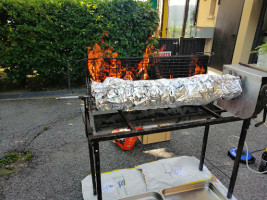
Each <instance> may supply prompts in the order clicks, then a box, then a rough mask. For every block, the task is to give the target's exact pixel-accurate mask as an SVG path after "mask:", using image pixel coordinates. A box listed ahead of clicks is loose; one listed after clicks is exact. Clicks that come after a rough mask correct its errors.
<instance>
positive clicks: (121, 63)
mask: <svg viewBox="0 0 267 200" xmlns="http://www.w3.org/2000/svg"><path fill="white" fill-rule="evenodd" d="M208 60H209V56H207V55H195V56H174V57H152V58H149V59H147V58H105V59H102V58H97V59H83V60H81V61H85V62H84V63H85V70H86V84H87V96H84V97H81V98H82V100H83V101H84V110H85V133H86V136H87V138H88V146H89V157H90V166H91V174H92V183H93V192H94V195H97V197H98V200H101V199H102V190H101V173H100V152H99V143H100V142H101V141H107V140H114V139H118V138H127V137H133V136H141V135H148V134H153V133H160V132H165V131H174V130H179V129H187V128H193V127H199V126H205V131H204V137H203V143H202V150H201V156H200V164H199V170H203V164H204V159H205V152H206V147H207V140H208V134H209V127H210V125H214V124H222V123H228V122H234V121H241V120H243V125H242V129H241V134H240V139H239V143H238V150H237V156H236V159H235V163H234V166H233V171H232V176H231V180H230V184H229V189H228V194H227V197H228V198H231V197H232V194H233V190H234V186H235V181H236V177H237V173H238V168H239V161H240V158H241V154H242V150H243V146H244V141H245V138H246V133H247V130H248V128H249V125H250V121H251V118H255V117H256V114H258V113H259V112H260V111H261V110H262V109H265V114H266V102H267V99H266V96H267V91H266V80H267V73H262V74H261V78H259V76H258V73H261V72H258V70H256V71H251V72H249V73H250V74H249V75H248V74H246V75H244V74H242V73H241V72H240V73H239V71H236V70H234V68H233V69H231V70H229V68H230V67H229V66H225V67H224V73H232V74H233V75H237V76H241V79H242V83H243V88H245V91H244V93H243V94H242V96H241V97H238V98H237V99H234V100H231V101H225V100H222V101H220V102H219V105H220V106H221V107H222V108H220V107H219V106H216V105H215V104H214V103H211V104H208V105H201V106H182V107H175V108H159V109H150V110H128V111H125V110H124V111H123V110H105V111H101V110H98V109H97V107H96V105H95V99H94V97H93V95H92V93H91V83H92V81H98V82H103V81H104V79H105V78H106V77H109V76H113V77H117V78H121V79H131V80H142V79H146V78H149V79H150V80H155V79H159V78H176V77H188V76H192V75H194V74H198V70H199V69H198V68H200V69H202V68H203V69H204V70H205V71H204V73H206V71H207V64H208ZM95 66H97V68H96V67H95ZM240 68H242V69H243V68H244V67H240ZM249 70H250V69H249ZM251 74H256V77H258V78H259V79H256V80H255V77H254V76H252V75H251ZM250 75H251V76H250ZM250 79H252V80H253V81H254V82H255V83H256V82H257V80H261V82H260V83H259V84H258V83H257V92H256V95H258V96H257V97H256V98H253V100H252V101H253V106H252V108H251V109H250V110H249V112H245V114H244V113H242V114H240V110H243V109H244V107H242V106H245V105H242V106H239V107H238V111H237V110H236V109H233V108H232V107H231V106H229V105H231V104H232V102H236V105H238V104H239V103H240V102H241V103H242V102H245V101H247V102H249V101H251V100H250V99H249V98H250V97H251V96H250V92H249V91H247V88H248V87H251V86H250V85H249V84H250ZM254 89H255V88H254ZM254 94H255V93H254ZM240 99H243V100H244V99H245V100H244V101H243V100H240ZM226 111H230V112H231V113H233V114H234V115H237V116H234V115H231V116H227V117H223V116H222V115H221V114H222V113H224V112H226ZM154 124H168V125H166V126H160V127H154V128H146V129H141V130H136V129H135V128H136V127H140V126H143V127H146V126H150V125H154ZM150 127H151V126H150ZM125 128H128V129H130V130H129V131H126V132H118V133H113V132H112V131H113V130H114V129H125Z"/></svg>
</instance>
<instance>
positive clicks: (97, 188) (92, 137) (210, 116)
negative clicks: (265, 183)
mask: <svg viewBox="0 0 267 200" xmlns="http://www.w3.org/2000/svg"><path fill="white" fill-rule="evenodd" d="M87 60H88V59H82V61H85V64H86V65H85V68H86V69H87ZM85 71H86V84H87V96H83V97H80V98H81V99H82V100H83V101H84V118H85V120H84V122H85V134H86V137H87V141H88V148H89V159H90V168H91V175H92V185H93V193H94V195H97V199H98V200H102V187H101V170H100V149H99V143H100V142H102V141H109V140H114V139H118V138H127V137H134V136H142V135H149V134H154V133H160V132H165V131H174V130H181V129H187V128H194V127H201V126H204V127H205V131H204V135H203V142H202V149H201V155H200V164H199V170H201V171H202V170H203V165H204V159H205V153H206V148H207V141H208V135H209V128H210V126H211V125H215V124H224V123H229V122H236V121H242V120H243V119H241V118H239V117H235V116H227V117H223V116H222V115H221V114H222V113H224V112H226V111H225V110H222V109H221V108H219V107H217V106H215V105H213V104H211V105H208V106H197V108H199V109H200V110H202V114H203V113H204V114H205V115H206V117H205V118H206V119H199V120H194V121H185V122H180V121H179V120H177V121H176V123H173V124H171V125H167V126H161V127H155V128H148V129H142V130H135V126H134V122H133V121H130V120H129V119H127V117H126V115H125V112H126V111H111V112H118V114H119V115H120V116H121V118H122V121H123V122H124V126H127V127H128V128H129V129H130V131H126V132H118V133H112V131H110V132H106V133H104V134H103V133H100V132H98V131H97V130H96V129H95V128H94V127H95V125H94V121H93V120H92V118H93V116H94V115H103V117H104V115H105V114H107V112H100V111H99V112H95V108H94V105H93V103H94V99H93V98H92V96H91V90H90V86H91V84H90V83H91V80H90V77H89V74H88V73H89V72H88V70H85ZM196 115H200V113H193V114H183V115H179V116H176V117H177V118H190V117H193V116H196ZM173 117H175V116H173ZM255 117H256V115H253V116H252V117H251V118H248V119H244V120H243V125H242V128H241V133H240V137H239V142H238V148H237V155H236V159H235V162H234V166H233V170H232V175H231V177H230V184H229V187H228V193H227V198H229V199H231V197H232V195H233V190H234V187H235V182H236V178H237V173H238V169H239V163H240V159H241V155H242V150H243V147H244V142H245V138H246V134H247V131H248V129H249V126H250V121H251V119H252V118H255ZM150 120H152V121H153V119H150ZM159 120H161V119H160V118H159Z"/></svg>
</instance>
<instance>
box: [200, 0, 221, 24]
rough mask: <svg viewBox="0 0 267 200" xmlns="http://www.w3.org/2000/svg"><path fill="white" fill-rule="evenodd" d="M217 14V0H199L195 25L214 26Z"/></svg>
mask: <svg viewBox="0 0 267 200" xmlns="http://www.w3.org/2000/svg"><path fill="white" fill-rule="evenodd" d="M217 14H218V0H200V1H199V9H198V17H197V26H199V27H215V25H216V19H217Z"/></svg>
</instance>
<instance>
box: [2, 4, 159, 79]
mask: <svg viewBox="0 0 267 200" xmlns="http://www.w3.org/2000/svg"><path fill="white" fill-rule="evenodd" d="M0 23H1V24H0V66H1V67H2V68H4V69H5V72H6V73H7V74H8V77H9V78H10V79H12V80H16V81H20V82H24V81H25V77H26V75H35V76H36V77H37V78H40V79H41V80H45V81H57V80H59V79H62V78H64V77H65V74H66V62H67V60H69V61H70V63H71V70H72V78H74V79H81V78H82V77H83V69H82V67H81V66H80V65H77V64H75V61H76V60H77V59H80V58H84V57H86V46H92V45H93V44H94V43H96V42H99V41H100V38H101V35H102V34H103V32H108V36H106V37H105V38H104V39H105V41H106V42H107V43H108V44H109V45H111V46H113V47H114V51H116V52H118V53H119V56H120V57H125V56H130V57H134V56H141V55H142V54H143V51H144V49H145V46H146V43H148V42H151V41H155V38H151V36H152V35H153V32H154V31H155V30H156V28H157V25H158V17H157V13H156V11H155V10H153V9H151V8H150V5H149V3H146V2H139V1H134V0H110V1H100V0H49V1H48V0H2V1H1V2H0ZM148 38H149V39H148Z"/></svg>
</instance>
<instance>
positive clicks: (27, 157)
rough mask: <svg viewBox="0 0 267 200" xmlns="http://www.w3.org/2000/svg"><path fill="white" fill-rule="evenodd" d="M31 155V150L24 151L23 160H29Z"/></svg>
mask: <svg viewBox="0 0 267 200" xmlns="http://www.w3.org/2000/svg"><path fill="white" fill-rule="evenodd" d="M31 157H32V152H31V151H29V152H28V153H26V155H25V156H24V159H25V160H30V159H31Z"/></svg>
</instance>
